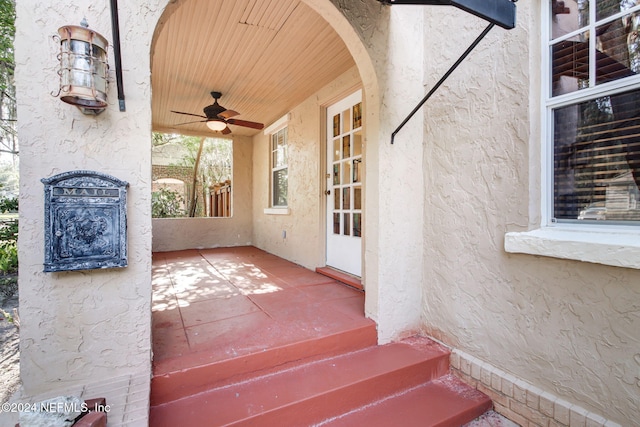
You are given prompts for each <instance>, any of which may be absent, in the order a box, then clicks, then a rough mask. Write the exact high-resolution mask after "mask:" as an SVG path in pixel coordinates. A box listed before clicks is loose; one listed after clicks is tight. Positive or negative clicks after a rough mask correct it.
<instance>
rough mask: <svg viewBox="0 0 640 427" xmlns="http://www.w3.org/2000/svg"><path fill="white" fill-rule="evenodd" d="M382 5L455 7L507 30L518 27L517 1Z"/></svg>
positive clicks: (417, 0)
mask: <svg viewBox="0 0 640 427" xmlns="http://www.w3.org/2000/svg"><path fill="white" fill-rule="evenodd" d="M378 1H379V2H381V3H384V4H388V5H394V4H413V5H435V6H455V7H457V8H459V9H462V10H464V11H465V12H469V13H471V14H472V15H475V16H477V17H479V18H482V19H484V20H487V21H489V22H491V23H492V24H496V25H498V26H500V27H502V28H504V29H506V30H511V29H513V28H515V26H516V5H515V2H516V1H517V0H378Z"/></svg>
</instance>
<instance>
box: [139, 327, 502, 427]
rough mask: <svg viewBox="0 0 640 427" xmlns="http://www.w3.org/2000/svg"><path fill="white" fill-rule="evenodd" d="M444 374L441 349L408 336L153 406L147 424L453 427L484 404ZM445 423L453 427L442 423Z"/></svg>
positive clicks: (162, 426)
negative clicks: (382, 415) (388, 414)
mask: <svg viewBox="0 0 640 427" xmlns="http://www.w3.org/2000/svg"><path fill="white" fill-rule="evenodd" d="M448 369H449V352H448V350H447V349H445V348H443V347H442V346H440V345H438V344H436V343H434V342H433V341H430V340H426V339H422V338H413V339H410V340H405V341H402V342H399V343H392V344H388V345H384V346H376V347H370V348H367V349H364V350H359V351H355V352H351V353H347V354H343V355H339V356H335V357H330V358H326V359H322V360H314V361H310V362H309V363H305V364H301V365H298V366H294V367H290V368H288V369H283V370H280V371H276V372H273V371H271V372H269V373H267V374H264V375H260V376H256V377H254V378H249V379H246V380H244V381H241V382H239V383H236V384H228V385H223V386H220V387H217V388H213V389H211V390H208V391H205V392H201V393H199V394H196V395H193V396H190V397H186V398H183V399H180V400H176V401H173V402H170V403H165V404H162V405H157V406H154V407H152V408H151V422H150V425H151V426H152V427H165V426H176V425H184V426H258V427H259V426H269V427H271V426H308V425H317V424H319V423H322V424H324V423H327V425H336V426H337V425H345V426H347V425H348V426H357V425H379V426H383V425H385V426H395V425H402V426H412V425H415V426H418V425H419V426H431V425H433V426H448V425H451V426H454V425H461V424H464V423H465V422H468V421H471V420H472V419H473V418H475V417H477V416H478V415H480V414H482V413H483V412H485V411H486V409H488V407H490V406H491V401H490V400H489V399H488V398H487V397H486V396H484V395H482V394H481V393H478V392H476V391H475V390H472V389H469V388H466V387H462V386H461V385H460V384H459V383H456V382H455V381H454V380H453V379H450V377H448V376H445V375H446V374H447V373H448ZM434 380H435V381H434ZM405 402H407V403H405ZM394 405H399V406H397V407H396V406H394ZM407 405H408V406H407ZM379 408H380V409H379ZM385 408H386V409H385ZM421 409H424V410H421ZM370 411H374V412H379V411H383V412H384V411H392V412H393V413H395V414H396V418H395V419H394V420H393V422H391V423H387V422H389V421H388V420H387V421H385V423H387V424H385V423H382V424H380V423H378V424H375V422H376V420H375V419H376V418H377V417H378V416H377V415H374V419H373V420H372V419H369V418H367V414H368V413H370ZM372 413H373V412H372ZM405 413H406V414H407V418H406V420H405V418H403V417H404V414H405ZM345 414H346V415H345ZM432 414H433V416H432ZM446 414H448V415H446ZM382 419H383V418H380V420H382ZM361 420H362V422H361ZM431 420H434V421H433V422H434V423H431V422H432V421H431ZM449 420H452V421H451V422H453V423H457V422H460V423H459V424H446V423H447V422H449ZM381 422H382V421H381ZM443 423H444V424H443Z"/></svg>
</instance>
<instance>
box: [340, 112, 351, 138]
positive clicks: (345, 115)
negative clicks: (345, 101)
mask: <svg viewBox="0 0 640 427" xmlns="http://www.w3.org/2000/svg"><path fill="white" fill-rule="evenodd" d="M342 123H344V129H342V133H345V132H349V131H350V130H351V109H350V108H349V109H347V110H344V111H343V112H342Z"/></svg>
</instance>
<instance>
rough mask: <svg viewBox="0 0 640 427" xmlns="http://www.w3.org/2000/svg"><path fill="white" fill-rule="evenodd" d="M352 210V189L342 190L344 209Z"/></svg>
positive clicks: (345, 188)
mask: <svg viewBox="0 0 640 427" xmlns="http://www.w3.org/2000/svg"><path fill="white" fill-rule="evenodd" d="M350 208H351V187H344V188H343V189H342V209H350Z"/></svg>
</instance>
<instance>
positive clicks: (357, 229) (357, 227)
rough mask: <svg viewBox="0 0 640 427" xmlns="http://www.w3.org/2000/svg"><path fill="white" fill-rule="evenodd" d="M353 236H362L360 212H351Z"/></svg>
mask: <svg viewBox="0 0 640 427" xmlns="http://www.w3.org/2000/svg"><path fill="white" fill-rule="evenodd" d="M353 236H354V237H360V236H362V214H359V213H354V214H353Z"/></svg>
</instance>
